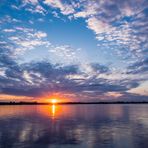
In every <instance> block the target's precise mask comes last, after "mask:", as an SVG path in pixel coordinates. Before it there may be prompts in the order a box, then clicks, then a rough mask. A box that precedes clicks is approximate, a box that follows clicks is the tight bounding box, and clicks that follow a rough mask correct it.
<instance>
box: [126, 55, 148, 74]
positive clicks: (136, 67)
mask: <svg viewBox="0 0 148 148" xmlns="http://www.w3.org/2000/svg"><path fill="white" fill-rule="evenodd" d="M127 73H128V74H143V73H148V58H145V59H143V60H141V61H137V62H135V63H134V64H132V65H130V66H129V67H128V71H127Z"/></svg>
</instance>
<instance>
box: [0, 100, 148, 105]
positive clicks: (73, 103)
mask: <svg viewBox="0 0 148 148" xmlns="http://www.w3.org/2000/svg"><path fill="white" fill-rule="evenodd" d="M75 104H148V102H147V101H141V102H138V101H137V102H136V101H134V102H129V101H127V102H123V101H117V102H59V103H55V105H75ZM0 105H53V103H47V102H0Z"/></svg>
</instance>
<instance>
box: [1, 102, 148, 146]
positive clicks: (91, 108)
mask: <svg viewBox="0 0 148 148" xmlns="http://www.w3.org/2000/svg"><path fill="white" fill-rule="evenodd" d="M0 148H148V105H144V104H124V105H119V104H115V105H113V104H112V105H108V104H106V105H100V104H98V105H47V106H46V105H38V106H37V105H30V106H29V105H28V106H25V105H22V106H0Z"/></svg>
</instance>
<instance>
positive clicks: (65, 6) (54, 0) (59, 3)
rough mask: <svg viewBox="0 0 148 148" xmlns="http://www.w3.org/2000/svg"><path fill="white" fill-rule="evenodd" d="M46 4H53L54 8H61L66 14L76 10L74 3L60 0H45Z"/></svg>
mask: <svg viewBox="0 0 148 148" xmlns="http://www.w3.org/2000/svg"><path fill="white" fill-rule="evenodd" d="M44 3H45V4H47V5H50V6H52V7H53V8H59V9H60V10H61V13H62V14H64V15H69V14H73V13H74V12H75V10H74V8H73V6H72V5H68V4H66V3H65V4H64V3H62V1H60V0H45V1H44Z"/></svg>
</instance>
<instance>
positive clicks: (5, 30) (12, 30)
mask: <svg viewBox="0 0 148 148" xmlns="http://www.w3.org/2000/svg"><path fill="white" fill-rule="evenodd" d="M3 31H4V32H15V30H14V29H4V30H3Z"/></svg>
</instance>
